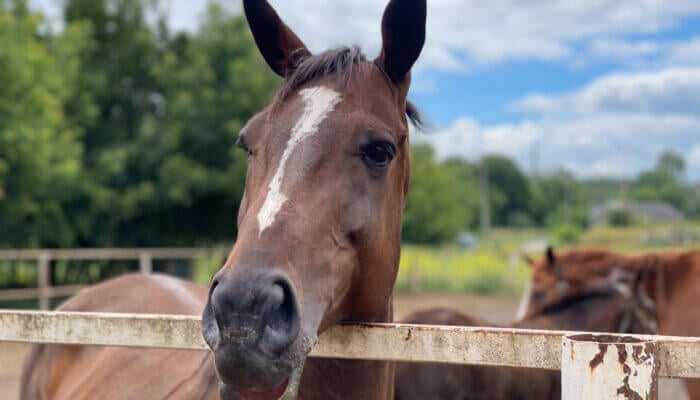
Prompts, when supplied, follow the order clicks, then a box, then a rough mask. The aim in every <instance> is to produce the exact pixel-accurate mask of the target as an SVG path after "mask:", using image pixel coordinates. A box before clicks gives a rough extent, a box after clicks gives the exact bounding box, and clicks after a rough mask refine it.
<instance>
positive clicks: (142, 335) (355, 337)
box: [0, 311, 700, 378]
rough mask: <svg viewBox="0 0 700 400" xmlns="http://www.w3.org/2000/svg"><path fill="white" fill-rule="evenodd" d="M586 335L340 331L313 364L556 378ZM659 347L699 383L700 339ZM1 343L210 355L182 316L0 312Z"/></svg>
mask: <svg viewBox="0 0 700 400" xmlns="http://www.w3.org/2000/svg"><path fill="white" fill-rule="evenodd" d="M572 333H580V332H556V331H536V330H518V329H499V328H474V327H446V326H425V325H403V324H368V325H344V326H336V327H333V328H331V329H329V330H328V331H327V332H325V333H323V334H322V335H321V337H320V340H319V343H318V345H317V346H316V347H315V348H314V350H313V352H312V354H311V355H312V356H313V357H326V358H350V359H369V360H397V361H427V362H442V363H451V364H481V365H504V366H517V367H531V368H540V369H550V370H558V369H560V366H561V355H562V337H563V336H565V335H568V334H572ZM635 337H637V338H641V339H642V340H647V339H649V338H653V340H656V341H657V342H658V343H659V353H658V354H659V361H660V370H659V375H660V376H663V377H671V378H700V338H686V337H668V336H644V335H639V336H635ZM0 341H12V342H39V343H65V344H83V345H108V346H134V347H161V348H177V349H192V350H201V349H206V345H205V343H204V340H203V339H202V337H201V333H200V318H199V317H195V316H178V315H144V314H138V315H135V314H100V313H64V312H36V311H32V312H28V311H0Z"/></svg>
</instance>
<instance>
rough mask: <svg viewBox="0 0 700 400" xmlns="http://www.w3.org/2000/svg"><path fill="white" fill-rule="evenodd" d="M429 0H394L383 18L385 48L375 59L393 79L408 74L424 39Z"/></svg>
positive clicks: (402, 79) (405, 77)
mask: <svg viewBox="0 0 700 400" xmlns="http://www.w3.org/2000/svg"><path fill="white" fill-rule="evenodd" d="M426 14H427V5H426V0H391V1H390V2H389V5H388V6H387V7H386V10H384V17H383V18H382V52H381V54H379V57H378V58H377V60H376V62H377V64H378V65H379V66H380V67H381V68H382V69H383V70H384V71H385V72H386V74H387V75H388V76H389V78H391V80H392V81H393V82H394V83H397V84H400V83H403V82H404V81H406V79H407V78H408V77H409V72H410V71H411V67H413V64H414V63H415V62H416V60H418V56H419V55H420V52H421V50H422V49H423V44H424V43H425V21H426Z"/></svg>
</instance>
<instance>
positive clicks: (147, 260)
mask: <svg viewBox="0 0 700 400" xmlns="http://www.w3.org/2000/svg"><path fill="white" fill-rule="evenodd" d="M139 271H141V273H142V274H146V275H150V274H152V273H153V258H152V257H151V253H149V252H147V251H143V252H141V254H139Z"/></svg>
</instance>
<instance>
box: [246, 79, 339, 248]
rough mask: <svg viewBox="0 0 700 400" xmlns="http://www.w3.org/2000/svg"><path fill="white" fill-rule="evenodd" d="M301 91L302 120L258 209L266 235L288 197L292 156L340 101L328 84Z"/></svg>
mask: <svg viewBox="0 0 700 400" xmlns="http://www.w3.org/2000/svg"><path fill="white" fill-rule="evenodd" d="M299 94H300V95H301V97H302V99H303V101H304V112H302V113H301V116H300V117H299V120H298V121H297V123H296V125H294V128H292V133H291V135H290V136H289V141H288V142H287V147H286V148H285V149H284V153H282V158H281V159H280V165H279V166H278V167H277V171H276V172H275V175H274V176H273V177H272V181H270V185H269V186H268V187H269V189H270V190H269V191H268V192H267V197H266V198H265V203H263V205H262V207H261V208H260V212H258V226H259V234H262V233H263V231H264V230H265V229H267V228H268V227H269V226H270V225H272V224H273V223H274V222H275V216H276V215H277V213H278V212H279V210H280V209H281V208H282V205H283V204H284V203H285V202H286V201H287V196H285V195H284V194H283V193H282V192H281V187H282V178H284V170H285V167H286V166H287V161H288V160H289V157H290V155H291V154H292V152H293V151H294V149H295V148H296V147H297V146H298V145H299V143H301V141H302V140H304V139H305V138H307V137H309V136H311V135H313V134H315V133H316V132H317V131H318V126H319V125H320V124H321V122H323V120H324V119H326V117H327V116H328V114H329V113H330V112H331V111H333V107H335V105H336V104H338V102H339V101H340V93H338V92H336V91H335V90H332V89H328V88H327V87H324V86H317V87H313V88H308V89H304V90H301V91H300V92H299Z"/></svg>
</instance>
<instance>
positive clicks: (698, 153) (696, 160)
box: [686, 143, 700, 171]
mask: <svg viewBox="0 0 700 400" xmlns="http://www.w3.org/2000/svg"><path fill="white" fill-rule="evenodd" d="M686 162H687V163H688V167H689V168H693V169H695V170H696V171H697V170H700V143H697V144H696V145H695V147H693V148H692V149H691V150H690V151H689V152H688V155H687V156H686Z"/></svg>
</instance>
